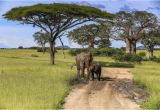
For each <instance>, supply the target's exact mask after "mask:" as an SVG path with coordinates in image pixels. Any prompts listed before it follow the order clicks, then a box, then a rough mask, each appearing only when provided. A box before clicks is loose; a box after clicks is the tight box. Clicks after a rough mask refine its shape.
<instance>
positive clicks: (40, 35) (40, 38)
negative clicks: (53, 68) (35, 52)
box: [33, 31, 48, 54]
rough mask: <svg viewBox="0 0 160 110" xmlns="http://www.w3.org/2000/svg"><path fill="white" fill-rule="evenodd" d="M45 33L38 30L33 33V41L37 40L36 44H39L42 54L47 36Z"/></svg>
mask: <svg viewBox="0 0 160 110" xmlns="http://www.w3.org/2000/svg"><path fill="white" fill-rule="evenodd" d="M47 35H48V34H46V33H44V32H42V31H39V32H36V33H34V34H33V37H34V41H36V42H37V44H38V45H40V46H41V48H42V50H43V54H44V53H45V45H46V43H47V42H48V38H47Z"/></svg>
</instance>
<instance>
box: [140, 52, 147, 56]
mask: <svg viewBox="0 0 160 110" xmlns="http://www.w3.org/2000/svg"><path fill="white" fill-rule="evenodd" d="M138 55H139V56H141V57H145V56H146V53H145V52H139V53H138Z"/></svg>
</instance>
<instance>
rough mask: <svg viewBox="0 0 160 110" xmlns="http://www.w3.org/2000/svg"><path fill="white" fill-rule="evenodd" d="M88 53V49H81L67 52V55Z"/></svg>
mask: <svg viewBox="0 0 160 110" xmlns="http://www.w3.org/2000/svg"><path fill="white" fill-rule="evenodd" d="M87 51H89V49H88V48H82V49H74V50H69V54H70V55H72V56H75V55H77V54H79V53H81V52H87Z"/></svg>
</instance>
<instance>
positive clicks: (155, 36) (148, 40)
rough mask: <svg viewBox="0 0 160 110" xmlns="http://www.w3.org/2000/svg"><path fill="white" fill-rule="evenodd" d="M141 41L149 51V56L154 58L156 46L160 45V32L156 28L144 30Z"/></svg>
mask: <svg viewBox="0 0 160 110" xmlns="http://www.w3.org/2000/svg"><path fill="white" fill-rule="evenodd" d="M141 43H142V44H143V45H144V47H145V49H146V51H147V54H146V55H147V58H148V59H151V58H153V50H154V47H155V46H159V45H160V32H158V31H155V30H152V31H149V32H143V33H142V39H141Z"/></svg>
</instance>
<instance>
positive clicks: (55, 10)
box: [4, 3, 114, 20]
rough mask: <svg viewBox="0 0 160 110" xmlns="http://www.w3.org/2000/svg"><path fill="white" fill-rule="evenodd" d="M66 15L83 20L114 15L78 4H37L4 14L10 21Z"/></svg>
mask: <svg viewBox="0 0 160 110" xmlns="http://www.w3.org/2000/svg"><path fill="white" fill-rule="evenodd" d="M38 13H41V14H64V15H66V16H70V17H83V18H109V19H111V18H113V17H114V15H113V14H110V13H107V12H105V11H101V10H100V9H97V8H95V7H90V6H82V5H77V4H62V3H53V4H37V5H33V6H24V7H17V8H13V9H11V10H10V11H8V12H7V13H6V14H4V16H5V18H6V19H8V20H19V19H21V18H22V17H29V16H32V15H34V14H38Z"/></svg>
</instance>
